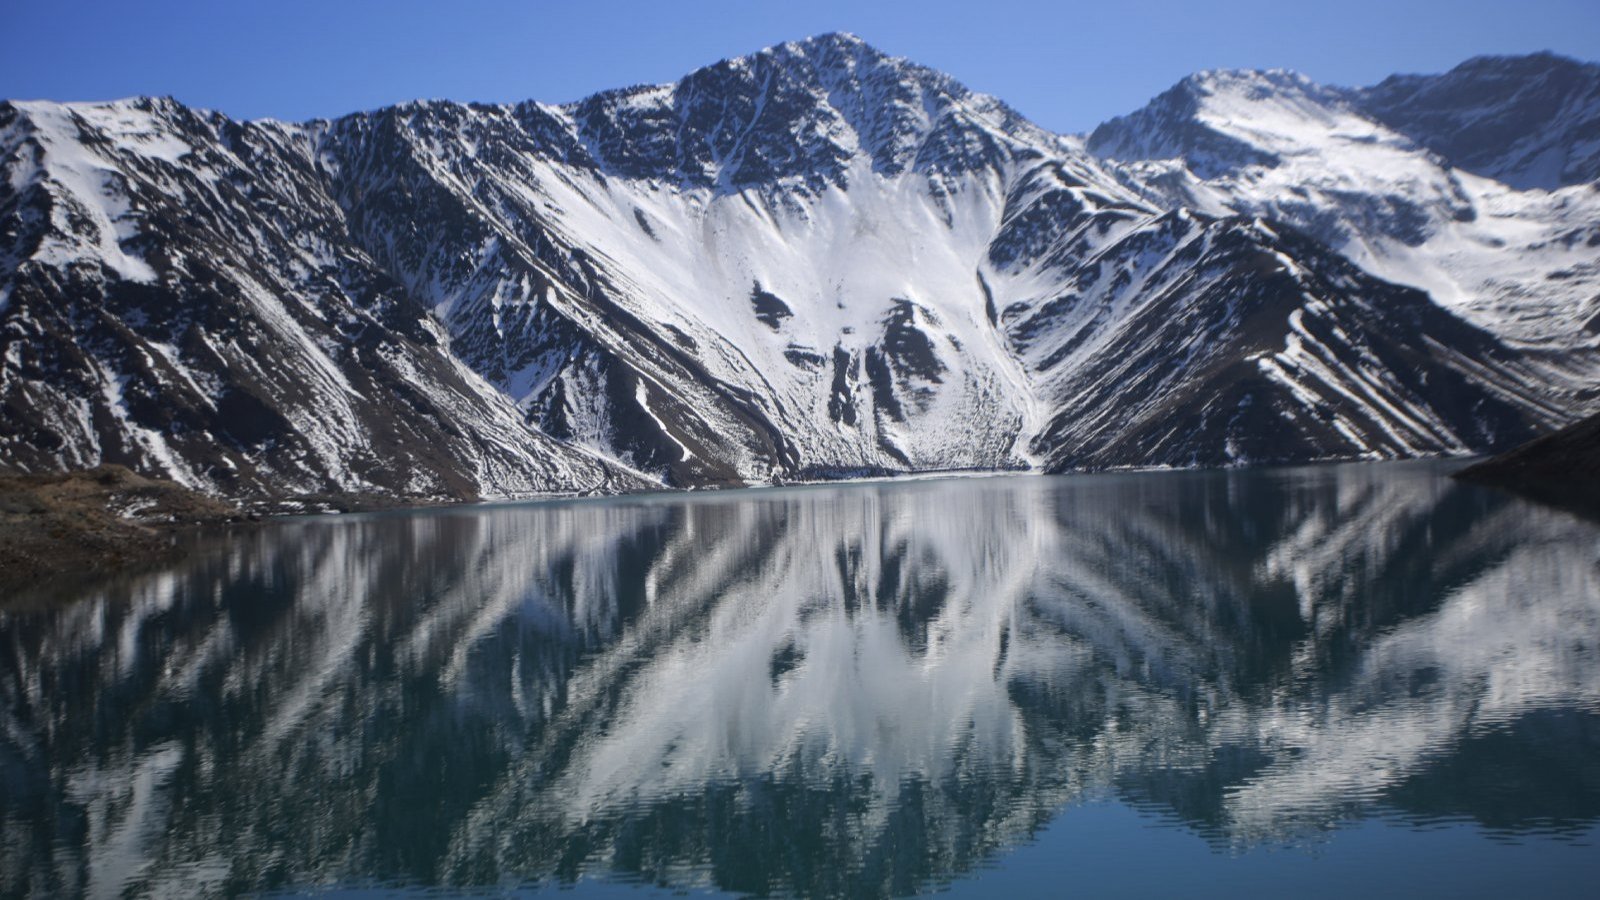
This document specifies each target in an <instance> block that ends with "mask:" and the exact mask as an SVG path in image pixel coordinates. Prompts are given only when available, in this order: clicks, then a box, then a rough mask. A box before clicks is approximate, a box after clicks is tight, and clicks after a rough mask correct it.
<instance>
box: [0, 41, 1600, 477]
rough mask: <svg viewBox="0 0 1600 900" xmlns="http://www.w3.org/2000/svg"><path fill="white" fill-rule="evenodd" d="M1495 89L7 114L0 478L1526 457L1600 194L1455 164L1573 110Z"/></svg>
mask: <svg viewBox="0 0 1600 900" xmlns="http://www.w3.org/2000/svg"><path fill="white" fill-rule="evenodd" d="M1531 59H1533V60H1535V61H1537V60H1539V59H1545V60H1547V61H1548V62H1549V63H1550V65H1552V66H1554V65H1559V66H1563V67H1573V66H1576V67H1577V71H1579V72H1580V73H1590V74H1592V72H1591V70H1593V69H1594V68H1595V67H1593V66H1587V67H1586V66H1584V65H1582V64H1576V63H1570V62H1568V61H1565V60H1554V59H1553V58H1539V57H1536V58H1531ZM1471 65H1472V64H1469V66H1471ZM1508 65H1509V64H1508ZM1510 68H1511V69H1513V70H1515V71H1521V70H1520V69H1516V67H1515V66H1511V67H1510ZM1463 70H1467V71H1465V73H1464V74H1463ZM1486 77H1487V76H1486ZM1495 77H1496V78H1498V79H1499V80H1498V81H1495V84H1496V85H1499V87H1498V88H1497V90H1498V91H1499V92H1498V93H1495V92H1493V91H1491V92H1489V93H1488V94H1483V92H1478V93H1476V94H1475V93H1474V92H1473V90H1472V89H1471V86H1470V84H1467V83H1468V82H1470V80H1471V78H1472V70H1470V69H1468V67H1463V69H1458V70H1457V71H1456V72H1453V73H1451V74H1450V75H1448V76H1441V78H1442V79H1452V78H1454V79H1456V80H1457V82H1460V84H1457V86H1455V87H1453V88H1450V87H1448V86H1437V85H1433V84H1432V83H1427V84H1424V83H1422V82H1418V81H1416V80H1415V79H1412V80H1409V81H1407V80H1402V81H1400V82H1395V81H1393V80H1392V81H1391V82H1386V83H1385V85H1380V86H1379V87H1378V88H1374V89H1371V90H1370V91H1367V92H1359V91H1345V90H1340V89H1330V88H1322V87H1318V86H1316V85H1313V84H1311V83H1310V82H1308V81H1306V80H1304V79H1302V78H1299V77H1297V76H1291V75H1288V74H1283V73H1209V74H1207V75H1202V76H1196V77H1195V78H1193V79H1190V80H1188V81H1186V82H1184V83H1183V84H1181V85H1179V86H1178V87H1177V88H1175V89H1174V90H1173V91H1172V92H1169V93H1168V94H1167V95H1164V96H1163V97H1162V98H1159V99H1158V100H1157V101H1156V102H1155V103H1153V104H1152V105H1151V107H1149V108H1147V109H1146V110H1143V111H1141V112H1139V113H1136V114H1134V115H1133V116H1130V117H1129V118H1127V119H1122V120H1117V121H1115V122H1112V123H1108V124H1107V125H1106V126H1104V127H1102V128H1101V129H1099V130H1097V131H1096V132H1095V133H1094V134H1093V135H1092V136H1090V137H1089V138H1088V139H1087V140H1085V139H1082V138H1076V137H1068V136H1060V135H1055V134H1052V133H1049V132H1047V131H1045V130H1043V129H1040V128H1038V127H1036V126H1034V125H1032V124H1031V123H1029V122H1027V121H1026V120H1025V119H1023V118H1022V117H1021V116H1020V115H1019V114H1017V113H1016V112H1015V111H1013V110H1011V109H1010V108H1009V107H1007V106H1006V105H1005V104H1003V103H1002V102H1000V101H998V100H996V99H994V98H992V97H987V96H984V95H981V94H976V93H974V92H972V91H969V90H967V89H966V88H965V87H963V86H962V85H960V84H959V83H957V82H955V81H954V80H952V79H951V78H949V77H948V76H945V75H942V74H940V73H937V72H934V71H931V70H929V69H926V68H923V67H920V66H917V65H915V64H913V63H910V62H908V61H906V60H903V59H898V58H893V57H889V56H886V55H884V54H883V53H880V52H879V51H877V50H875V49H873V48H872V47H870V46H868V45H867V44H865V43H864V42H862V41H861V40H859V39H857V38H855V37H853V36H850V35H839V34H834V35H826V36H822V37H818V38H813V39H810V40H806V41H801V42H797V43H790V44H784V45H781V46H777V47H773V48H770V49H768V50H764V51H762V52H760V53H757V54H754V55H752V56H748V57H743V58H740V59H734V60H725V61H722V62H720V63H717V64H715V65H713V66H709V67H707V68H704V69H701V70H699V71H696V72H694V73H691V74H690V75H688V76H686V77H685V78H683V79H682V80H680V81H679V82H677V83H675V84H671V85H660V86H651V87H636V88H629V89H624V90H619V91H612V92H607V93H602V94H598V95H596V96H594V97H590V98H588V99H586V100H582V101H580V102H577V103H573V104H569V105H565V106H550V105H544V104H539V103H533V102H529V103H523V104H517V105H509V106H493V105H482V104H458V103H446V102H418V103H411V104H405V105H402V106H397V107H392V108H387V109H382V110H377V111H374V112H370V113H361V114H356V115H352V116H348V117H345V118H343V119H340V120H337V121H333V122H327V121H317V122H310V123H304V124H284V123H278V122H271V121H260V122H236V121H233V120H230V119H228V118H226V117H224V116H221V115H218V114H214V113H206V112H201V111H197V110H192V109H189V108H187V107H184V106H182V105H181V104H178V103H176V102H174V101H171V100H134V101H124V102H120V103H114V104H101V105H77V104H54V103H11V104H6V105H5V106H4V107H0V166H3V168H4V171H5V174H6V178H5V179H4V180H0V222H3V223H4V224H3V225H0V267H3V268H0V271H3V277H4V282H3V285H4V286H3V287H0V292H3V293H0V298H3V299H0V350H3V355H0V360H3V363H0V403H3V404H4V409H5V415H4V418H3V420H0V460H3V461H4V462H5V463H6V464H8V465H11V466H17V467H23V468H30V469H38V468H52V467H60V466H70V465H80V464H88V463H93V462H98V461H100V460H101V459H106V460H111V461H117V462H125V463H128V464H130V465H132V466H134V467H136V468H139V469H141V470H143V471H148V472H151V473H153V474H168V475H172V476H174V477H178V478H179V479H180V480H185V481H188V482H189V483H192V484H196V485H198V486H202V487H206V488H209V489H214V490H219V491H222V492H225V493H230V494H234V495H239V496H256V495H264V494H272V493H341V494H380V495H399V496H417V495H430V496H481V495H495V494H513V493H525V492H533V491H543V490H591V489H592V490H616V489H624V488H626V487H628V486H630V485H636V484H643V483H648V482H649V481H658V482H661V483H666V484H669V485H675V486H695V485H711V484H734V483H761V482H770V481H781V480H793V479H805V478H819V477H836V476H841V475H850V474H859V473H868V472H884V471H908V470H945V469H971V468H977V469H993V468H1035V467H1037V468H1046V469H1051V470H1061V469H1069V468H1079V467H1105V466H1123V465H1179V466H1182V465H1219V464H1235V463H1245V462H1266V461H1293V460H1310V459H1327V458H1351V457H1372V458H1391V457H1401V456H1414V455H1425V454H1435V453H1464V452H1469V451H1476V450H1484V449H1489V448H1493V447H1499V446H1504V445H1507V444H1510V443H1514V442H1516V441H1519V440H1521V439H1524V438H1526V437H1528V436H1531V435H1533V434H1535V433H1538V432H1539V431H1542V430H1547V429H1548V428H1550V427H1553V426H1555V425H1557V424H1560V423H1562V422H1564V421H1566V420H1568V419H1570V418H1571V417H1573V416H1574V415H1576V414H1578V413H1580V412H1583V411H1584V410H1586V409H1587V408H1588V406H1590V405H1592V403H1593V402H1594V400H1593V392H1592V385H1593V384H1594V376H1595V374H1596V362H1595V359H1596V347H1595V340H1594V339H1593V336H1592V335H1591V334H1589V333H1588V332H1584V331H1581V330H1580V331H1578V332H1576V334H1577V336H1576V337H1574V336H1573V335H1574V332H1573V330H1572V329H1573V327H1574V326H1575V324H1576V325H1583V324H1585V323H1587V322H1588V321H1589V319H1590V318H1591V317H1593V316H1594V315H1595V314H1596V313H1600V307H1597V308H1594V309H1591V308H1590V307H1593V306H1594V304H1595V303H1596V302H1597V301H1596V297H1597V296H1600V291H1597V290H1593V289H1592V288H1596V287H1600V286H1597V285H1596V284H1595V283H1594V282H1595V280H1596V279H1597V278H1600V276H1597V275H1596V273H1597V271H1600V231H1597V230H1596V226H1597V223H1600V216H1597V215H1596V213H1597V212H1600V195H1597V194H1596V189H1595V187H1594V185H1593V184H1592V183H1583V184H1575V185H1572V186H1569V187H1564V188H1562V189H1561V190H1558V191H1553V192H1552V191H1545V190H1542V189H1526V190H1524V189H1522V188H1520V187H1516V186H1513V185H1511V184H1506V183H1502V182H1499V181H1495V180H1493V179H1492V178H1491V177H1489V175H1483V174H1469V173H1468V172H1466V171H1462V170H1458V169H1455V168H1452V166H1451V163H1450V162H1449V160H1448V159H1447V158H1445V157H1443V156H1441V155H1440V153H1441V152H1442V151H1441V150H1440V149H1439V148H1437V147H1434V144H1432V143H1429V138H1427V137H1426V136H1425V135H1424V131H1425V130H1426V129H1428V128H1432V129H1434V130H1435V131H1436V132H1438V133H1440V134H1444V133H1445V132H1448V131H1449V130H1450V126H1448V125H1442V124H1440V123H1441V122H1442V121H1444V118H1446V117H1448V116H1455V117H1457V118H1460V117H1463V116H1468V115H1479V116H1480V118H1481V117H1483V116H1484V115H1487V114H1484V113H1482V111H1481V109H1480V107H1483V106H1485V105H1492V104H1493V103H1494V102H1496V100H1497V99H1498V102H1500V103H1501V105H1502V106H1507V105H1509V106H1511V107H1516V108H1521V106H1523V105H1525V104H1526V103H1527V102H1528V101H1527V98H1526V94H1527V93H1528V91H1535V92H1537V91H1538V90H1540V88H1539V85H1541V84H1544V85H1546V88H1545V90H1556V89H1558V88H1559V89H1561V90H1566V91H1568V93H1570V94H1572V95H1573V97H1577V96H1578V89H1577V88H1571V87H1570V85H1571V84H1572V83H1573V79H1572V78H1567V79H1565V80H1562V79H1560V78H1554V77H1552V78H1547V79H1544V80H1543V81H1540V80H1539V79H1538V78H1536V77H1534V76H1526V77H1524V79H1523V80H1524V81H1525V82H1526V87H1525V89H1520V88H1519V89H1516V90H1512V89H1511V88H1508V87H1506V83H1507V82H1506V79H1507V78H1511V79H1513V80H1515V77H1516V76H1515V72H1513V74H1512V75H1505V73H1504V72H1502V71H1500V70H1499V69H1496V70H1495ZM1585 77H1588V76H1585ZM1580 80H1581V79H1580ZM1397 84H1401V85H1403V88H1402V87H1397V86H1395V85H1397ZM1441 84H1442V82H1441ZM1463 84H1465V85H1466V86H1462V85H1463ZM1513 87H1514V85H1513ZM1569 88H1570V90H1569ZM1480 95H1482V96H1480ZM1484 96H1486V97H1487V98H1488V99H1483V97H1484ZM1474 97H1477V98H1478V99H1477V100H1473V99H1472V98H1474ZM1579 99H1581V98H1579ZM1472 103H1477V104H1478V105H1477V106H1472V105H1471V104H1472ZM1557 105H1558V106H1559V109H1561V110H1566V109H1569V108H1571V109H1579V108H1587V107H1582V104H1581V103H1579V102H1578V100H1577V99H1572V97H1568V96H1567V94H1562V99H1561V100H1560V103H1559V104H1557ZM1474 110H1478V112H1474ZM1552 115H1557V114H1556V113H1552ZM1561 115H1566V114H1564V113H1563V114H1561ZM1380 118H1381V121H1380ZM1567 119H1571V121H1572V122H1573V123H1574V124H1573V125H1572V127H1571V128H1570V129H1568V130H1567V131H1564V132H1560V133H1561V134H1567V135H1570V137H1565V138H1559V139H1554V138H1553V139H1552V140H1553V141H1555V143H1553V144H1551V146H1561V147H1564V148H1567V150H1568V152H1569V156H1568V157H1566V159H1568V160H1569V163H1567V164H1564V165H1563V166H1562V167H1559V168H1560V170H1561V171H1562V172H1579V171H1581V169H1582V163H1581V159H1582V154H1583V153H1585V152H1588V151H1586V150H1585V149H1584V147H1585V146H1586V145H1585V144H1584V143H1583V141H1584V140H1585V138H1584V137H1583V135H1584V134H1586V133H1587V132H1585V131H1584V130H1583V129H1584V125H1583V121H1580V119H1581V116H1579V115H1578V114H1577V113H1573V114H1571V115H1570V116H1567V118H1564V119H1563V121H1567ZM1384 122H1392V123H1396V124H1395V125H1394V126H1393V127H1391V126H1389V125H1385V124H1383V123H1384ZM1397 129H1404V131H1402V130H1397ZM1430 147H1434V149H1429V148H1430ZM1530 152H1532V151H1531V150H1529V149H1528V148H1527V147H1526V146H1523V145H1521V144H1518V145H1516V146H1515V147H1509V148H1508V149H1505V150H1504V152H1502V153H1501V155H1500V156H1498V157H1495V158H1496V159H1504V160H1511V161H1510V162H1506V163H1505V165H1506V166H1511V167H1512V168H1513V169H1516V171H1518V172H1524V171H1531V170H1530V169H1528V167H1527V165H1525V164H1523V163H1516V162H1515V160H1525V159H1527V158H1528V153H1530ZM1519 154H1520V155H1519ZM1551 158H1553V157H1551ZM1574 160H1576V162H1573V161H1574ZM1475 164H1476V165H1480V168H1482V167H1483V165H1487V164H1478V163H1475ZM1519 165H1520V166H1521V168H1516V166H1519ZM1552 165H1553V164H1552ZM1484 171H1490V169H1484ZM1492 171H1493V172H1500V171H1501V170H1500V169H1493V170H1492ZM1506 171H1511V169H1506ZM1540 171H1544V170H1540ZM1572 177H1577V176H1576V175H1574V176H1572ZM1513 180H1514V181H1515V180H1516V179H1513ZM1518 184H1521V182H1518Z"/></svg>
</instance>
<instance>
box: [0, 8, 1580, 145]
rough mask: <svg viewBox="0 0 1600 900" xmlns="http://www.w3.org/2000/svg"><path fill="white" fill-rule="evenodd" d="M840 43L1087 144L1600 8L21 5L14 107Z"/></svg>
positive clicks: (9, 38) (449, 92)
mask: <svg viewBox="0 0 1600 900" xmlns="http://www.w3.org/2000/svg"><path fill="white" fill-rule="evenodd" d="M825 31H853V32H855V33H856V34H859V35H861V36H862V37H863V38H865V39H866V40H868V41H870V42H871V43H873V44H875V45H877V46H878V47H879V48H881V49H883V50H885V51H888V52H890V53H893V54H895V55H899V56H908V57H911V58H912V59H915V60H917V61H918V62H921V63H924V64H926V65H930V66H933V67H935V68H938V69H942V70H944V71H946V72H949V73H950V74H952V75H955V76H956V77H957V78H959V79H961V80H962V81H964V82H966V83H967V84H968V85H970V86H972V87H974V88H976V89H978V90H982V91H987V92H989V93H992V94H996V95H998V96H1000V97H1002V98H1003V99H1005V100H1006V101H1008V102H1009V103H1011V104H1012V105H1013V106H1015V107H1017V108H1018V109H1020V110H1021V111H1022V112H1023V113H1025V114H1027V115H1028V116H1029V117H1031V118H1033V119H1034V120H1035V121H1037V122H1038V123H1039V124H1041V125H1044V126H1046V127H1048V128H1053V129H1055V130H1058V131H1081V130H1086V129H1089V128H1092V127H1093V126H1094V125H1095V124H1097V123H1098V122H1100V121H1102V120H1104V119H1106V118H1109V117H1110V116H1113V115H1117V114H1120V113H1124V112H1128V111H1131V110H1133V109H1135V108H1137V107H1138V106H1139V105H1141V104H1142V103H1143V102H1144V101H1145V100H1147V99H1148V98H1149V97H1151V96H1153V95H1154V94H1157V93H1159V92H1160V91H1162V90H1164V89H1165V88H1166V87H1168V86H1170V85H1171V84H1172V83H1173V82H1174V81H1176V80H1178V79H1179V78H1181V77H1183V76H1184V75H1186V74H1189V73H1190V72H1193V71H1196V70H1198V69H1203V68H1216V67H1251V68H1266V67H1275V66H1283V67H1287V68H1293V69H1297V70H1299V71H1302V72H1305V73H1306V74H1308V75H1310V76H1312V77H1313V78H1316V79H1318V80H1320V81H1324V82H1328V83H1334V84H1368V83H1371V82H1374V81H1376V80H1378V79H1380V78H1382V77H1383V76H1384V75H1386V74H1389V73H1391V72H1396V71H1407V72H1434V71H1442V70H1444V69H1447V68H1449V67H1450V66H1452V65H1454V64H1455V63H1457V62H1460V61H1461V60H1463V59H1465V58H1467V57H1469V56H1473V55H1477V54H1482V53H1523V52H1530V51H1534V50H1542V49H1549V50H1555V51H1556V52H1559V53H1564V54H1567V55H1569V56H1575V57H1578V58H1581V59H1590V60H1594V59H1600V0H1521V2H1513V0H1496V2H1483V0H1455V2H1440V0H1435V2H1413V0H1343V2H1320V3H1308V2H1302V0H1272V2H1266V0H1232V2H1212V3H1205V2H1193V0H1191V2H1178V0H1131V2H1121V0H1100V2H1096V3H1077V2H1046V0H921V2H869V0H856V2H834V0H812V2H802V0H793V2H787V3H777V2H765V0H744V2H733V0H713V2H693V0H659V2H648V3H637V2H628V3H605V2H590V3H585V2H582V0H567V2H562V3H548V2H526V3H512V2H503V0H502V2H492V0H453V2H451V0H440V2H434V3H421V2H411V0H388V2H368V0H347V2H340V0H322V2H303V0H270V2H265V0H181V2H180V0H118V2H107V0H43V2H41V0H0V34H3V35H4V41H3V47H4V50H3V52H0V97H8V98H28V99H33V98H48V99H54V100H102V99H109V98H114V97H123V96H129V95H133V94H171V95H173V96H175V97H177V98H178V99H180V100H182V101H184V102H187V103H190V104H194V105H197V106H203V107H208V108H212V109H219V110H222V111H223V112H226V113H229V114H231V115H234V116H238V117H247V118H253V117H259V116H272V117H276V118H281V119H303V118H310V117H314V116H333V115H338V114H341V113H345V112H350V111H353V110H357V109H367V108H371V107H374V106H381V105H384V104H388V103H394V102H397V101H401V100H407V99H413V98H417V97H442V98H449V99H454V100H482V101H508V100H521V99H527V98H533V99H538V100H548V101H564V100H573V99H577V98H579V97H581V96H584V95H585V94H588V93H591V92H593V91H595V90H599V89H603V88H607V87H617V86H621V85H625V84H635V83H639V82H659V81H671V80H674V79H676V78H677V77H678V76H680V75H682V74H684V73H685V72H687V71H689V70H691V69H693V68H695V67H697V66H700V65H704V64H706V63H709V62H713V61H715V60H717V59H720V58H723V57H727V56H737V55H740V54H743V53H748V52H751V51H754V50H757V49H759V48H761V47H764V46H767V45H770V44H773V43H778V42H780V41H784V40H790V39H794V38H798V37H804V36H806V35H809V34H818V33H821V32H825Z"/></svg>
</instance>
